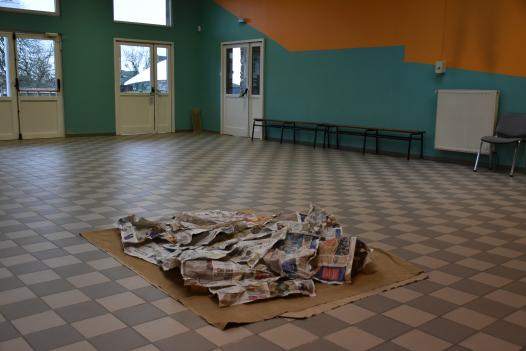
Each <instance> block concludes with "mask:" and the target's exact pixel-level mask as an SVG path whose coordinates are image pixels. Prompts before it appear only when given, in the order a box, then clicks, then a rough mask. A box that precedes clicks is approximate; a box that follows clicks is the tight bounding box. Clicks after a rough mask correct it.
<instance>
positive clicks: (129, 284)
mask: <svg viewBox="0 0 526 351" xmlns="http://www.w3.org/2000/svg"><path fill="white" fill-rule="evenodd" d="M117 283H119V284H120V285H122V286H124V287H125V288H126V289H128V290H134V289H139V288H144V287H146V286H149V285H150V283H148V282H147V281H146V280H144V279H143V278H142V277H139V276H132V277H128V278H123V279H119V280H117Z"/></svg>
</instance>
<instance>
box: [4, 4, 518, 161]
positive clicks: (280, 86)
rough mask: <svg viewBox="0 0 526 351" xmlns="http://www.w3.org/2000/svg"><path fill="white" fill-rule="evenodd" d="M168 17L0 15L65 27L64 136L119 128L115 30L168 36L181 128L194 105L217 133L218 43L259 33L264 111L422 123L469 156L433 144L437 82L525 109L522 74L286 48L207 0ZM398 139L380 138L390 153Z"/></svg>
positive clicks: (99, 11)
mask: <svg viewBox="0 0 526 351" xmlns="http://www.w3.org/2000/svg"><path fill="white" fill-rule="evenodd" d="M173 16H174V26H173V27H172V28H164V27H155V26H147V25H136V24H122V23H114V22H113V20H112V1H111V0H62V1H61V16H58V17H55V16H43V15H29V14H19V13H12V12H0V30H7V31H13V30H15V31H33V32H59V33H61V34H62V36H63V56H62V61H63V78H64V112H65V126H66V132H67V133H68V134H89V133H112V132H115V112H114V111H115V107H114V91H113V90H114V88H113V87H114V84H113V80H114V78H113V77H114V72H113V38H115V37H120V38H133V39H146V40H148V39H150V40H160V41H171V42H174V44H175V73H174V75H175V114H176V118H175V119H176V129H179V130H181V129H189V128H191V122H190V110H191V108H192V107H193V106H199V107H201V108H202V113H203V127H204V128H205V129H208V130H212V131H219V130H220V76H219V73H220V71H221V61H220V43H221V42H223V41H233V40H245V39H256V38H265V116H266V117H267V118H278V119H279V118H281V119H298V120H306V121H318V122H321V121H324V122H334V123H349V124H351V123H352V124H367V125H371V126H382V127H395V128H411V129H423V130H426V132H427V134H426V138H425V144H426V147H425V153H426V155H428V156H437V157H446V158H464V159H471V158H472V155H466V154H459V153H448V152H440V151H437V150H435V149H434V148H433V144H434V140H433V136H434V125H435V110H436V95H435V91H436V90H437V89H498V90H500V91H501V102H500V111H501V112H505V111H526V78H519V77H511V76H505V75H498V74H490V73H481V72H474V71H466V70H459V69H449V70H448V71H447V73H446V74H445V75H443V76H437V75H435V74H434V72H433V67H432V66H431V65H426V64H408V63H405V62H404V48H403V47H382V48H369V49H345V50H328V51H307V52H289V51H287V50H286V49H284V48H283V47H281V46H280V45H278V44H277V43H276V42H274V41H273V40H271V39H269V38H267V37H265V35H263V34H262V33H260V32H258V31H256V30H255V29H253V28H252V27H251V26H250V25H241V24H238V23H237V19H236V17H235V16H233V15H232V14H230V13H229V12H228V11H226V10H224V9H223V8H222V7H220V6H218V5H216V4H215V3H214V2H213V1H212V0H193V1H192V0H173ZM197 25H202V27H203V31H202V32H201V33H198V32H197V31H196V26H197ZM87 87H89V88H87ZM304 137H305V138H306V136H304ZM347 143H350V145H357V144H358V143H359V140H356V138H354V139H350V141H349V139H348V140H347ZM404 146H405V145H404V144H402V143H400V142H396V141H385V142H382V149H384V150H389V151H403V150H404ZM415 151H416V150H415ZM501 161H503V162H504V163H507V162H509V157H508V155H505V154H502V157H501ZM522 162H524V161H522Z"/></svg>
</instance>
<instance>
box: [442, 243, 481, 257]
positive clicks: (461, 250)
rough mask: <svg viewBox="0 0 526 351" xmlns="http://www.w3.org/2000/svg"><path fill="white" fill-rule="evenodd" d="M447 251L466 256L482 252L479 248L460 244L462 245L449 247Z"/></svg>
mask: <svg viewBox="0 0 526 351" xmlns="http://www.w3.org/2000/svg"><path fill="white" fill-rule="evenodd" d="M446 251H448V252H451V253H454V254H457V255H461V256H466V257H469V256H473V255H476V254H478V253H480V251H479V250H476V249H472V248H470V247H465V246H460V245H455V246H451V247H448V248H447V249H446Z"/></svg>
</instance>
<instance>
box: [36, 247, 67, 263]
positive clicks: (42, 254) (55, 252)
mask: <svg viewBox="0 0 526 351" xmlns="http://www.w3.org/2000/svg"><path fill="white" fill-rule="evenodd" d="M67 254H68V253H67V252H66V251H64V250H62V249H59V248H56V249H51V250H45V251H39V252H33V253H32V255H33V256H35V257H36V258H38V259H39V260H46V259H48V258H55V257H60V256H66V255H67Z"/></svg>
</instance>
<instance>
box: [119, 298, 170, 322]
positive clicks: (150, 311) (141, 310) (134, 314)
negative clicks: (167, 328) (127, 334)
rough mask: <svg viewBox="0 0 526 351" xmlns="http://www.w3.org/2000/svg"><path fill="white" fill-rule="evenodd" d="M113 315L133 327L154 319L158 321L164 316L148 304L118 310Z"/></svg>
mask: <svg viewBox="0 0 526 351" xmlns="http://www.w3.org/2000/svg"><path fill="white" fill-rule="evenodd" d="M115 315H116V316H117V318H119V319H120V320H121V321H123V322H124V323H126V324H128V325H129V326H135V325H137V324H141V323H144V322H148V321H151V320H154V319H159V318H161V317H164V316H165V315H166V314H165V313H164V312H162V311H161V310H159V309H158V308H157V307H155V306H153V305H151V304H149V303H143V304H140V305H137V306H132V307H128V308H124V309H121V310H118V311H116V312H115Z"/></svg>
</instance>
